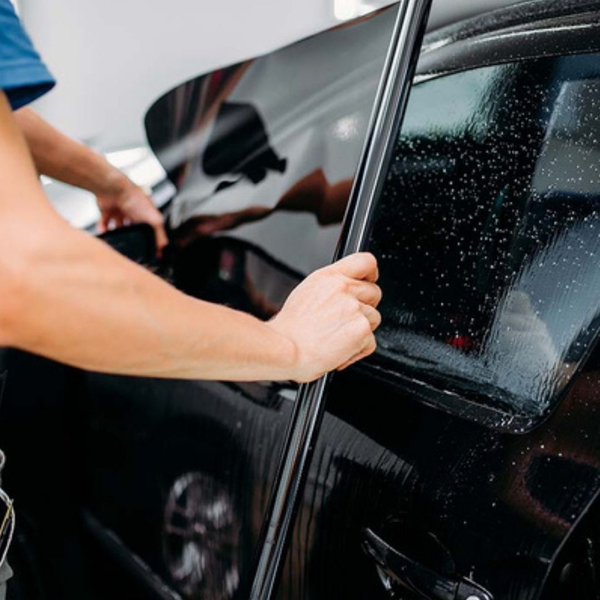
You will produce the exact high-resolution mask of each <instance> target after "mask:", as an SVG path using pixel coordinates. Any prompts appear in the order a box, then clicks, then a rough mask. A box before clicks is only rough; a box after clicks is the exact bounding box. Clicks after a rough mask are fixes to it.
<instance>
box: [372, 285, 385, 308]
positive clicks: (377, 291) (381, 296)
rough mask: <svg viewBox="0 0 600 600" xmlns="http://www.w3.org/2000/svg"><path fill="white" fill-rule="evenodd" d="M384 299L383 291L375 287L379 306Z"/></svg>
mask: <svg viewBox="0 0 600 600" xmlns="http://www.w3.org/2000/svg"><path fill="white" fill-rule="evenodd" d="M374 285H375V284H374ZM382 298H383V290H382V289H381V288H380V287H379V286H378V285H375V300H376V302H377V304H379V303H380V302H381V300H382Z"/></svg>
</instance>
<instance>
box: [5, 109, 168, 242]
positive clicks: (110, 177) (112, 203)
mask: <svg viewBox="0 0 600 600" xmlns="http://www.w3.org/2000/svg"><path fill="white" fill-rule="evenodd" d="M14 116H15V119H16V120H17V123H18V125H19V128H20V129H21V131H22V133H23V135H24V136H25V140H26V141H27V145H28V146H29V150H30V152H31V156H32V158H33V162H34V164H35V166H36V168H37V170H38V172H39V173H40V174H42V175H47V176H48V177H52V178H53V179H57V180H58V181H62V182H64V183H68V184H70V185H73V186H75V187H79V188H82V189H84V190H88V191H89V192H92V193H93V194H95V195H96V198H97V200H98V207H99V208H100V211H101V213H102V220H101V223H100V229H101V230H102V231H103V230H106V229H107V228H108V226H109V225H110V224H114V225H116V226H122V225H124V224H127V223H128V222H131V223H148V224H150V225H152V227H153V228H154V231H155V234H156V242H157V245H158V248H159V249H162V248H163V247H164V246H165V245H166V244H167V236H166V233H165V230H164V222H163V217H162V215H161V214H160V212H159V211H158V210H157V209H156V207H155V206H154V204H153V202H152V200H151V199H150V198H149V197H148V196H147V195H146V194H145V193H144V191H143V190H142V189H141V188H139V187H138V186H137V185H135V184H134V183H133V182H132V181H131V180H130V179H129V178H127V177H126V176H125V175H124V174H123V173H121V171H119V170H118V169H116V168H115V167H113V166H112V165H111V164H110V163H109V162H107V161H106V159H105V158H104V157H103V156H101V155H100V154H98V153H97V152H94V151H93V150H92V149H91V148H88V147H87V146H85V145H84V144H80V143H79V142H76V141H75V140H72V139H71V138H69V137H67V136H66V135H64V134H62V133H61V132H60V131H58V130H57V129H55V128H54V127H52V125H50V124H49V123H47V122H46V121H44V119H42V118H41V117H40V116H39V115H37V114H36V113H35V112H34V111H32V110H31V109H29V108H22V109H20V110H18V111H16V112H15V113H14Z"/></svg>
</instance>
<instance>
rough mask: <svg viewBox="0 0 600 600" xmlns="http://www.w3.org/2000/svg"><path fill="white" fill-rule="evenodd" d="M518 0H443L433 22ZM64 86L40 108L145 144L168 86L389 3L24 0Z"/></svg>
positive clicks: (114, 141) (102, 137)
mask: <svg viewBox="0 0 600 600" xmlns="http://www.w3.org/2000/svg"><path fill="white" fill-rule="evenodd" d="M511 2H515V0H437V1H434V12H433V15H432V17H431V27H439V26H441V25H443V24H445V23H447V22H448V21H452V20H456V19H458V18H462V17H466V16H469V15H472V14H476V13H478V12H484V11H486V10H489V9H490V8H493V7H496V6H503V5H506V4H510V3H511ZM16 4H17V5H18V10H19V11H20V13H21V16H22V18H23V20H24V22H25V25H26V27H27V29H28V31H29V33H30V35H31V37H32V38H33V40H34V43H35V44H36V46H37V47H38V49H39V50H40V52H41V54H42V57H43V59H44V60H45V61H46V63H47V64H48V65H49V67H50V69H51V71H52V72H53V74H54V75H55V77H56V78H57V79H58V85H57V87H56V88H55V89H54V90H53V91H52V93H51V94H48V95H47V96H46V97H44V98H43V99H42V100H40V101H39V102H38V103H37V104H36V105H35V107H34V108H35V109H36V110H37V111H38V112H40V113H41V114H42V115H43V116H44V117H45V118H46V119H48V120H49V121H50V122H51V123H53V124H54V125H56V126H58V127H59V128H61V129H63V130H64V131H65V132H66V133H68V134H69V135H71V136H73V137H76V138H78V139H80V140H83V141H86V142H88V143H90V144H91V145H93V146H94V147H96V148H99V149H101V150H104V151H108V150H114V149H117V148H123V147H127V146H130V147H131V146H137V145H139V144H143V143H144V142H145V135H144V131H143V127H142V120H143V116H144V113H145V111H146V109H147V108H148V107H149V105H150V104H151V103H152V102H153V101H154V100H155V99H156V98H158V96H160V95H161V94H163V93H164V92H165V91H167V90H168V89H169V88H172V87H173V86H175V85H176V84H178V83H180V82H182V81H185V80H186V79H189V78H191V77H193V76H195V75H198V74H201V73H203V72H205V71H209V70H212V69H214V68H216V67H219V66H222V65H226V64H230V63H234V62H236V61H239V60H241V59H245V58H250V57H253V56H256V55H259V54H262V53H266V52H269V51H271V50H273V49H275V48H277V47H280V46H283V45H285V44H288V43H290V42H293V41H295V40H298V39H301V38H303V37H306V36H308V35H310V34H312V33H316V32H318V31H321V30H323V29H327V28H329V27H332V26H334V25H336V24H339V23H341V22H343V21H345V20H348V19H352V18H355V17H356V16H358V15H360V14H364V13H367V12H370V11H372V10H376V9H378V8H381V7H383V6H386V5H387V4H390V1H389V0H302V1H298V0H253V1H252V2H248V1H247V0H219V2H209V1H207V0H204V1H198V0H170V1H169V2H149V1H148V0H120V1H119V2H98V0H16Z"/></svg>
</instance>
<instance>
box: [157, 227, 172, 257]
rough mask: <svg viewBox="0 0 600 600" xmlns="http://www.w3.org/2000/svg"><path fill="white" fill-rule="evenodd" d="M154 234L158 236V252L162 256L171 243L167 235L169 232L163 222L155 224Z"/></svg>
mask: <svg viewBox="0 0 600 600" xmlns="http://www.w3.org/2000/svg"><path fill="white" fill-rule="evenodd" d="M154 236H155V237H156V254H157V255H158V257H159V258H160V257H161V256H162V252H163V250H164V249H165V247H166V246H167V244H168V243H169V238H168V237H167V232H166V231H165V226H164V224H163V223H161V224H160V225H155V226H154Z"/></svg>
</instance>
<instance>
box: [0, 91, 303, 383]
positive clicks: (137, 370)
mask: <svg viewBox="0 0 600 600" xmlns="http://www.w3.org/2000/svg"><path fill="white" fill-rule="evenodd" d="M0 159H1V160H2V169H0V298H2V301H1V302H0V344H2V345H6V346H13V347H17V348H21V349H23V350H28V351H32V352H35V353H37V354H40V355H42V356H47V357H49V358H52V359H55V360H59V361H63V362H65V363H67V364H71V365H74V366H77V367H82V368H86V369H91V370H96V371H102V372H111V373H120V374H130V375H147V376H157V377H175V378H203V379H229V380H257V379H258V380H260V379H267V380H283V379H290V378H294V369H295V364H296V361H297V356H296V352H297V349H296V347H295V345H294V344H293V343H292V342H291V341H290V340H289V339H288V338H286V337H284V336H282V335H281V334H278V333H277V332H276V331H275V330H274V329H273V328H272V327H269V325H268V324H265V323H262V322H261V321H259V320H257V319H254V318H253V317H250V316H249V315H245V314H242V313H239V312H236V311H233V310H230V309H227V308H225V307H221V306H217V305H212V304H208V303H204V302H201V301H199V300H195V299H193V298H190V297H188V296H185V295H184V294H182V293H180V292H178V291H177V290H175V289H174V288H172V287H171V286H169V285H168V284H166V283H165V282H164V281H162V280H161V279H159V278H158V277H156V276H154V275H152V274H150V273H148V272H147V271H146V270H144V269H143V268H141V267H140V266H138V265H136V264H134V263H132V262H130V261H128V260H126V259H125V258H123V257H121V256H120V255H119V254H117V253H116V252H114V251H113V250H111V249H110V248H108V247H107V246H106V245H105V244H103V243H102V242H100V241H99V240H97V239H95V238H93V237H92V236H90V235H88V234H86V233H83V232H80V231H77V230H75V229H72V228H71V227H70V226H69V225H67V224H66V223H65V222H64V221H63V220H62V219H61V218H60V217H59V216H58V215H57V214H56V212H55V211H54V209H53V208H52V207H51V205H50V203H49V202H48V200H47V199H46V197H45V196H44V194H43V191H42V188H41V186H40V183H39V181H38V179H37V177H36V173H35V169H34V165H33V163H32V161H31V158H30V156H29V154H28V151H27V145H26V143H25V141H24V139H23V137H22V135H21V133H20V131H19V128H18V126H17V125H16V123H15V121H14V119H13V118H12V114H11V111H10V108H9V106H8V102H7V100H6V97H5V95H4V94H3V93H1V92H0Z"/></svg>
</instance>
